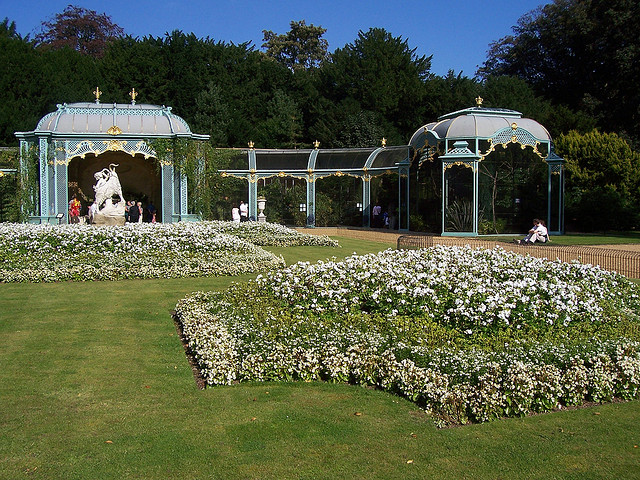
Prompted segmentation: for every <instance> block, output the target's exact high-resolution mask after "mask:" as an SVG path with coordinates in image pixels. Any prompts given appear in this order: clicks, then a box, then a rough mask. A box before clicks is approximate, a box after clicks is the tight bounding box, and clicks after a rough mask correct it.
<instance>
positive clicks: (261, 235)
mask: <svg viewBox="0 0 640 480" xmlns="http://www.w3.org/2000/svg"><path fill="white" fill-rule="evenodd" d="M201 223H202V224H203V226H206V227H207V228H210V229H212V230H215V231H217V232H219V233H227V234H229V235H233V236H235V237H239V238H243V239H245V240H248V241H250V242H251V243H253V244H254V245H260V246H263V247H265V246H278V247H293V246H319V247H337V246H338V242H337V240H332V239H331V238H329V237H328V236H327V235H311V234H308V233H303V232H298V231H297V230H294V229H292V228H288V227H285V226H284V225H279V224H277V223H260V222H223V221H218V220H214V221H208V222H201Z"/></svg>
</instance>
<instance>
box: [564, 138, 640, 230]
mask: <svg viewBox="0 0 640 480" xmlns="http://www.w3.org/2000/svg"><path fill="white" fill-rule="evenodd" d="M555 143H556V150H557V152H558V154H559V155H560V156H562V157H564V159H565V160H566V165H565V168H566V174H567V181H566V183H567V217H568V218H569V219H573V222H575V223H576V225H575V227H578V228H580V229H585V230H586V229H588V230H611V229H628V228H632V227H635V226H637V224H638V223H637V222H638V219H639V218H638V216H639V215H638V211H637V210H638V209H637V205H638V202H639V201H640V154H639V153H637V152H634V151H633V150H632V148H631V146H630V145H629V143H628V142H627V141H625V140H624V139H623V138H621V137H620V136H619V135H617V134H615V133H601V132H600V131H598V130H593V131H591V132H588V133H585V134H581V133H578V132H576V131H571V132H569V133H567V134H563V135H560V136H559V137H558V138H556V142H555Z"/></svg>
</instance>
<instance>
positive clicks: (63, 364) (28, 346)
mask: <svg viewBox="0 0 640 480" xmlns="http://www.w3.org/2000/svg"><path fill="white" fill-rule="evenodd" d="M340 241H341V244H342V245H343V246H342V248H339V249H330V248H326V247H292V248H288V249H284V248H282V249H280V248H275V247H274V248H270V250H271V251H274V252H275V253H278V254H282V255H283V256H284V257H285V259H286V260H287V262H293V261H297V260H310V261H315V260H316V259H320V258H328V257H332V256H336V257H338V258H341V257H344V256H346V255H349V254H351V253H353V252H359V253H365V252H370V251H377V250H380V249H384V248H387V247H389V246H392V244H389V245H386V244H380V243H376V242H366V241H362V240H349V239H340ZM248 278H249V277H234V278H196V279H177V280H175V279H170V280H144V281H120V282H94V283H58V284H25V285H16V284H3V285H0V405H1V407H0V428H1V431H0V478H3V479H16V478H47V479H48V478H64V479H73V478H77V479H101V478H104V479H119V478H144V479H174V478H189V479H200V478H225V479H226V478H256V479H258V478H259V479H265V478H296V479H297V478H303V479H312V478H314V479H315V478H328V479H329V478H330V479H333V478H367V479H372V478H403V479H404V478H409V479H411V478H416V479H418V478H420V479H422V478H448V479H453V478H492V479H493V478H503V479H512V478H541V479H542V478H544V479H547V478H580V479H589V478H640V449H639V448H637V445H638V444H640V429H639V428H638V424H637V422H638V418H640V402H638V401H636V402H630V403H624V404H611V405H602V406H596V407H591V408H587V409H578V410H573V411H563V412H558V413H554V414H549V415H540V416H535V417H529V418H523V419H509V420H501V421H496V422H492V423H489V424H484V425H474V426H469V427H463V428H454V429H445V430H438V429H436V428H435V427H434V426H433V424H432V422H431V421H430V419H429V418H428V417H427V416H426V415H424V414H423V413H422V412H421V411H420V410H418V409H417V408H416V407H415V406H414V405H413V404H411V403H409V402H407V401H405V400H402V399H399V398H397V397H394V396H392V395H389V394H386V393H383V392H379V391H375V390H371V389H366V388H362V387H357V386H350V385H335V384H316V383H312V384H304V383H297V384H243V385H237V386H232V387H216V388H210V389H207V390H204V391H201V390H198V389H197V388H196V385H195V382H194V379H193V375H192V372H191V368H190V367H189V364H188V363H187V360H186V358H185V355H184V351H183V348H182V345H181V343H180V340H179V338H178V336H177V334H176V330H175V327H174V324H173V322H172V320H171V316H170V313H171V310H172V309H173V307H174V306H175V303H176V301H177V300H178V299H179V298H181V297H182V296H184V295H185V294H187V293H189V292H192V291H195V290H212V289H220V288H224V287H225V286H227V285H228V284H229V283H230V282H232V281H240V282H242V281H246V280H247V279H248ZM247 301H251V299H250V298H247ZM356 413H357V414H356Z"/></svg>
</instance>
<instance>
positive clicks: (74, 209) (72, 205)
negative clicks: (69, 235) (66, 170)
mask: <svg viewBox="0 0 640 480" xmlns="http://www.w3.org/2000/svg"><path fill="white" fill-rule="evenodd" d="M81 206H82V204H81V203H80V200H78V197H77V196H76V195H74V196H73V198H72V199H71V201H70V202H69V223H78V222H79V221H80V220H79V219H80V207H81Z"/></svg>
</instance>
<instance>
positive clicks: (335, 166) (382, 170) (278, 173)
mask: <svg viewBox="0 0 640 480" xmlns="http://www.w3.org/2000/svg"><path fill="white" fill-rule="evenodd" d="M246 154H247V169H246V170H245V169H234V170H230V169H229V170H220V173H221V174H222V175H223V176H232V177H237V178H244V179H246V180H247V181H248V182H249V216H250V217H251V216H252V215H256V216H257V182H258V180H260V179H265V178H272V177H291V178H297V179H301V180H305V182H306V185H307V203H306V210H307V222H306V223H307V226H308V227H314V226H315V218H316V200H315V194H316V185H315V184H316V181H317V180H319V179H321V178H326V177H328V176H332V175H335V176H344V175H348V176H351V177H357V178H360V179H362V182H363V185H362V202H361V203H362V224H363V226H370V218H369V210H370V207H371V194H370V181H371V178H372V177H375V176H379V175H384V174H386V173H389V172H399V168H400V165H401V164H403V163H402V162H405V163H404V164H403V165H409V164H410V163H409V147H408V146H394V147H377V148H352V149H322V150H320V149H317V148H316V149H289V150H267V149H253V148H249V149H248V150H247V151H246ZM383 155H391V157H392V158H391V159H390V160H389V159H388V160H387V161H386V162H382V163H383V164H382V165H378V166H377V165H376V161H377V160H378V159H379V158H381V157H382V156H383ZM301 156H302V157H304V159H305V160H304V161H303V162H301ZM396 156H397V158H398V159H400V161H396ZM259 157H271V158H270V159H269V158H267V159H264V160H263V161H259V160H258V158H259ZM287 157H291V158H292V160H290V161H288V160H287ZM354 158H355V160H354ZM269 160H271V161H269ZM407 185H408V177H407ZM407 191H408V186H407ZM407 194H408V193H407ZM405 203H407V204H408V202H405ZM254 218H255V217H254ZM408 218H409V214H408V211H407V213H406V222H405V223H406V225H408ZM407 228H408V227H407Z"/></svg>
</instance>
